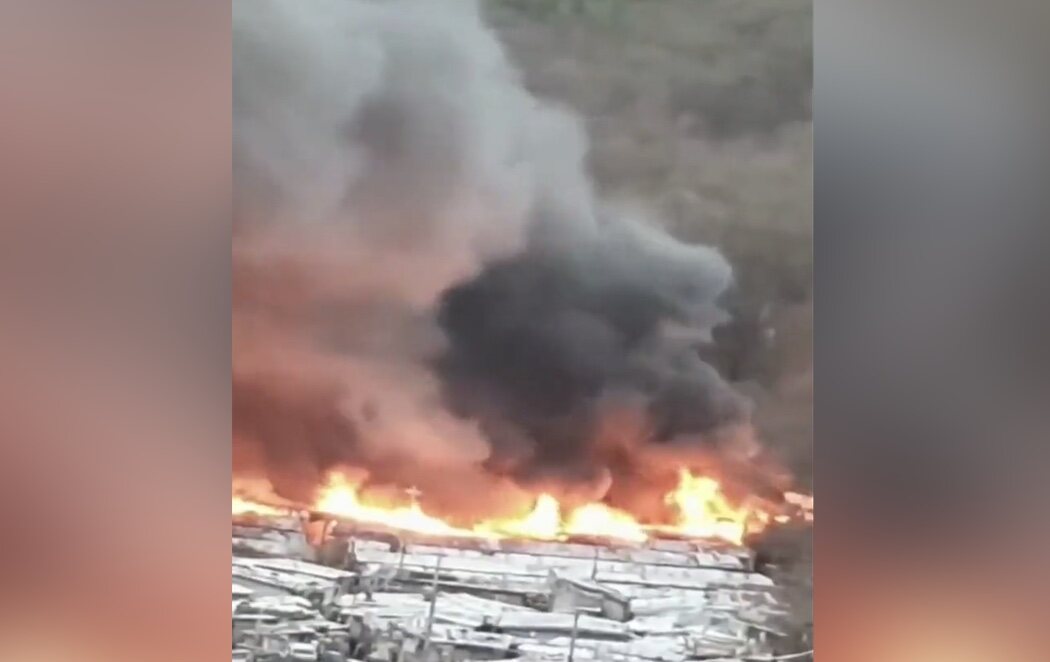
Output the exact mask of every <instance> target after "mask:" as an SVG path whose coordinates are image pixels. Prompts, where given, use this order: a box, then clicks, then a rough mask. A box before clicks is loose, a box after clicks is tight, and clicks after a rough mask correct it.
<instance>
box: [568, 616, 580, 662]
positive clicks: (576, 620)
mask: <svg viewBox="0 0 1050 662" xmlns="http://www.w3.org/2000/svg"><path fill="white" fill-rule="evenodd" d="M579 629H580V610H579V609H577V610H576V611H575V613H574V615H573V617H572V638H571V639H569V662H573V659H574V658H575V656H576V635H577V633H578V632H579Z"/></svg>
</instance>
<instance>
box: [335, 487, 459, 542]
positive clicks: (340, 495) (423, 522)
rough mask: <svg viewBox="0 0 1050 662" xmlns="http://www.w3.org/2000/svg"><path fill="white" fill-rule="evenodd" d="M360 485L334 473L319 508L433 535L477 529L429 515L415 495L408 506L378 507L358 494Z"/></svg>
mask: <svg viewBox="0 0 1050 662" xmlns="http://www.w3.org/2000/svg"><path fill="white" fill-rule="evenodd" d="M359 488H360V486H359V485H357V484H356V483H352V482H350V481H349V480H347V478H346V476H344V475H343V474H341V473H338V472H334V473H332V474H330V475H329V477H328V483H327V484H326V485H325V486H324V488H323V489H322V491H321V497H320V499H318V501H317V505H316V509H317V510H319V511H321V512H324V513H329V514H331V515H338V516H340V517H346V518H349V519H352V520H355V521H357V522H363V523H367V524H382V525H384V526H389V527H393V528H395V529H404V530H406V531H415V532H417V533H426V534H430V535H450V536H464V535H466V536H473V535H475V534H474V532H472V531H470V530H468V529H460V528H457V527H454V526H452V525H451V524H448V523H447V522H445V521H444V520H442V519H439V518H437V517H433V516H431V515H427V514H426V513H425V512H423V509H422V508H420V506H419V503H418V502H416V500H415V499H414V498H413V499H412V502H411V503H410V504H409V505H407V506H392V507H387V506H378V505H369V504H366V503H362V501H361V498H360V497H359V495H358V491H359Z"/></svg>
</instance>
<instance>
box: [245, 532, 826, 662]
mask: <svg viewBox="0 0 1050 662" xmlns="http://www.w3.org/2000/svg"><path fill="white" fill-rule="evenodd" d="M293 522H294V520H285V521H283V522H274V521H264V520H263V519H259V520H258V521H256V522H254V523H251V524H245V523H243V522H242V523H240V524H236V525H235V527H234V528H235V531H234V533H235V536H234V548H235V552H234V557H233V562H232V579H233V594H232V600H233V646H234V649H233V660H235V661H236V660H249V661H251V662H269V661H278V660H280V661H284V660H316V661H325V662H346V661H350V660H357V661H366V660H367V661H379V660H382V661H384V662H395V661H397V662H424V661H425V662H444V661H450V662H451V661H457V662H458V661H460V660H523V661H532V662H540V661H543V662H569V661H575V660H579V661H583V660H601V661H624V662H627V661H630V662H685V661H687V660H723V661H732V660H739V661H745V660H770V659H799V660H807V659H811V655H810V654H808V653H806V654H802V655H798V656H795V657H788V658H783V657H778V656H782V655H784V654H785V653H786V654H789V655H791V654H793V653H792V651H793V650H798V641H797V638H796V637H794V636H793V635H792V633H791V631H790V630H791V628H790V626H789V622H790V621H789V616H790V605H788V604H787V602H786V597H785V593H784V592H783V591H782V590H781V589H780V587H778V586H776V585H775V584H774V582H773V580H771V579H770V578H769V577H767V576H766V575H763V574H760V573H758V572H756V571H755V569H754V563H753V559H752V556H751V555H750V554H749V553H748V551H747V550H746V549H744V548H740V547H729V546H727V545H725V544H721V543H708V542H696V541H684V540H652V541H649V542H648V543H646V544H645V545H644V546H642V545H637V546H623V545H621V544H619V543H616V544H613V543H608V544H600V541H597V540H590V541H587V542H542V541H527V540H506V541H501V542H498V543H493V542H491V541H478V542H477V543H476V544H475V545H474V546H468V545H464V544H463V542H462V541H459V543H458V544H456V545H451V544H447V543H446V542H445V541H441V540H435V539H427V538H425V537H423V536H419V535H406V536H401V537H392V536H390V534H389V533H388V532H384V533H382V534H380V535H371V534H370V533H369V532H368V531H360V530H358V531H354V532H353V533H352V534H342V535H343V536H345V537H343V538H342V539H341V540H340V542H343V543H345V547H344V549H346V553H345V555H344V556H343V557H342V558H340V559H338V561H337V562H335V563H334V565H337V566H338V567H332V565H333V559H332V558H331V557H332V555H331V554H330V553H329V554H326V555H325V559H324V560H325V561H326V562H327V563H329V565H323V564H321V563H317V562H315V561H317V560H318V556H319V552H318V551H315V549H316V548H314V547H311V546H310V545H308V544H306V542H305V541H306V540H307V536H305V535H304V534H303V532H302V531H301V530H300V531H299V532H298V535H297V532H296V531H295V527H294V526H293ZM334 530H335V531H338V528H336V529H334ZM321 548H324V549H331V546H330V545H324V546H322V547H321ZM792 647H793V648H792Z"/></svg>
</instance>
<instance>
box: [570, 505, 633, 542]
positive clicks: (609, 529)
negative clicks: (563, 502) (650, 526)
mask: <svg viewBox="0 0 1050 662" xmlns="http://www.w3.org/2000/svg"><path fill="white" fill-rule="evenodd" d="M565 532H566V533H574V534H577V535H590V536H607V537H609V538H619V539H621V540H633V541H637V542H644V541H645V540H647V539H648V538H649V534H647V533H646V532H645V529H643V528H642V525H641V524H639V523H638V520H636V519H635V518H634V516H633V515H631V514H630V513H627V512H624V511H622V510H617V509H616V508H610V507H609V506H606V505H605V504H602V503H588V504H587V505H585V506H581V507H579V508H577V509H576V510H574V511H572V513H571V514H570V515H569V519H568V521H567V522H566V523H565Z"/></svg>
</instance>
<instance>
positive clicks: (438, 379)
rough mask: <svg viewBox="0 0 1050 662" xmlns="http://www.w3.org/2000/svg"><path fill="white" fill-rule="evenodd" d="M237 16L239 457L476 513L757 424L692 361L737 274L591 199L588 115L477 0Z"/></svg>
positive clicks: (311, 6) (621, 480)
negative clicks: (406, 492)
mask: <svg viewBox="0 0 1050 662" xmlns="http://www.w3.org/2000/svg"><path fill="white" fill-rule="evenodd" d="M233 11H234V33H233V37H234V52H233V64H234V174H235V181H236V186H237V195H236V224H235V237H234V265H235V273H234V310H233V318H234V345H233V347H234V365H233V370H234V385H233V388H234V393H233V398H234V441H235V449H234V459H235V469H236V470H238V471H240V472H246V473H247V472H256V473H263V474H265V475H267V476H268V477H270V479H271V480H272V482H273V483H274V485H275V486H276V487H277V489H278V490H279V491H281V492H283V493H284V494H286V495H288V496H290V497H292V498H306V496H307V494H308V492H309V490H310V489H312V487H314V486H316V485H317V483H318V481H319V480H320V476H321V475H322V473H323V472H324V471H325V470H326V469H328V468H331V467H335V466H339V465H353V466H357V467H363V468H365V469H367V470H368V471H369V472H370V473H371V475H372V477H373V478H374V479H375V480H377V481H392V482H398V483H409V482H411V483H415V484H417V485H418V486H420V487H421V488H422V489H423V491H424V494H425V495H426V497H427V498H428V499H432V500H437V501H441V502H442V505H443V506H445V507H448V508H451V509H456V508H463V507H473V508H477V507H478V506H477V503H476V501H477V494H478V493H479V492H478V490H489V491H490V492H489V493H493V494H495V493H498V494H500V495H502V498H501V499H500V500H499V501H500V502H501V503H504V502H512V501H514V500H515V499H524V498H527V494H528V491H527V490H525V489H520V488H528V487H532V486H535V485H536V484H555V485H560V486H562V487H563V488H564V489H572V488H573V486H580V485H583V486H586V488H585V490H584V491H589V492H597V493H598V496H601V495H602V494H605V493H608V492H610V490H611V489H614V488H615V486H617V485H618V484H619V485H626V484H630V483H631V482H632V481H634V482H641V483H645V482H646V478H645V476H646V475H647V472H648V469H647V468H646V467H647V465H648V464H649V462H648V461H643V458H649V457H652V458H658V457H661V456H662V454H667V453H670V454H672V455H675V456H679V455H682V454H686V455H688V453H689V449H705V450H707V449H710V448H714V447H715V445H717V443H718V442H719V441H720V440H722V439H724V438H727V437H731V438H736V437H739V436H740V435H739V434H737V433H738V432H739V431H740V430H741V429H746V424H747V418H748V407H747V403H746V402H745V401H744V400H743V399H742V398H741V397H740V396H738V395H737V394H736V393H735V392H733V390H732V389H731V388H730V387H729V386H728V385H727V384H726V383H725V382H724V381H723V380H722V379H721V378H720V377H719V376H718V374H717V373H716V372H715V370H714V369H713V368H711V367H710V366H709V365H707V364H706V363H704V362H703V361H702V360H701V359H700V357H699V355H698V353H697V351H696V348H697V346H698V344H699V343H702V342H704V341H705V340H706V339H707V338H708V337H709V334H710V332H711V329H712V328H713V327H714V326H715V325H717V324H718V323H719V322H720V321H722V315H721V313H720V312H719V310H718V308H717V306H716V300H717V298H718V297H719V295H720V294H721V293H722V292H723V291H724V290H725V288H726V287H727V286H728V284H729V282H730V279H731V272H730V269H729V266H728V264H727V263H726V262H725V260H724V259H723V258H722V257H721V256H720V255H719V254H717V253H716V252H715V251H713V250H711V249H709V248H706V247H702V246H690V245H685V244H682V243H680V242H678V241H676V240H674V239H672V238H671V237H669V236H668V235H666V234H665V233H663V232H662V231H661V230H659V229H657V227H656V226H655V225H652V224H649V223H646V222H645V221H643V220H638V219H634V218H630V217H628V216H626V215H625V214H623V213H621V212H619V211H616V210H613V209H609V208H606V207H605V206H604V205H602V204H601V203H600V202H599V201H598V200H596V198H595V196H594V194H593V192H592V187H591V184H590V181H589V178H588V176H587V173H586V169H585V167H584V157H585V155H586V151H587V143H586V139H585V136H584V134H583V131H582V129H581V126H580V123H579V121H578V120H577V119H576V118H575V117H573V116H572V115H571V114H569V113H567V112H565V111H563V110H561V109H559V108H557V107H555V106H553V105H551V104H548V103H544V102H542V101H540V100H538V99H536V98H534V97H533V96H531V95H530V94H529V93H528V92H527V91H526V90H525V88H524V87H523V85H522V84H521V81H520V79H519V76H518V74H517V72H516V71H515V69H514V68H513V67H512V66H511V64H510V63H509V62H508V61H507V58H506V56H505V55H504V52H503V50H502V48H501V46H500V44H499V43H498V41H497V40H496V39H495V37H494V36H493V34H492V33H491V32H490V31H489V30H488V29H487V28H486V27H485V26H484V25H483V23H482V21H481V19H480V18H479V15H478V13H477V10H476V7H475V6H474V5H473V4H472V3H466V2H449V3H438V2H422V1H415V2H413V1H409V0H390V1H386V2H367V1H363V0H362V1H352V0H312V1H311V2H308V3H304V2H296V1H294V0H235V1H234V5H233ZM639 476H641V477H642V478H640V479H639ZM590 496H594V494H591V495H590ZM490 505H495V504H490Z"/></svg>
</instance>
